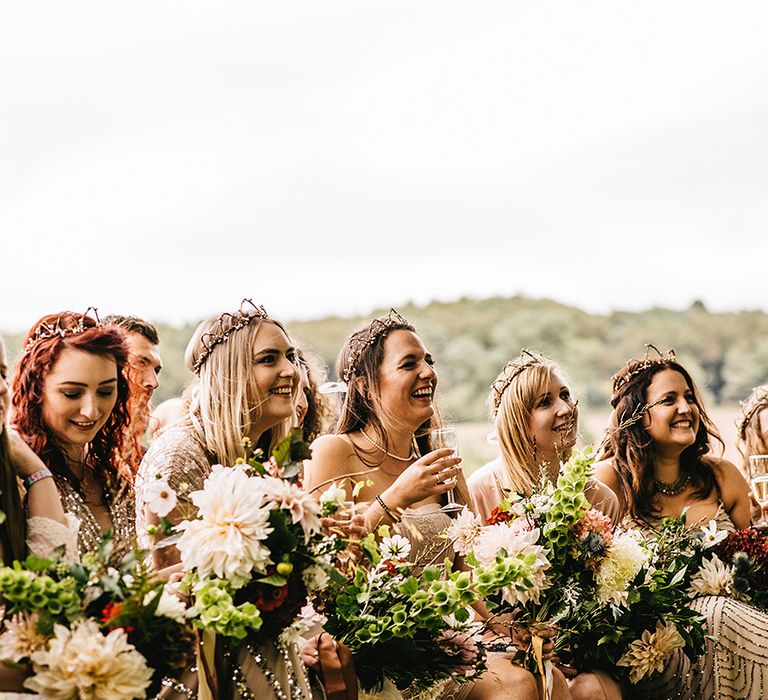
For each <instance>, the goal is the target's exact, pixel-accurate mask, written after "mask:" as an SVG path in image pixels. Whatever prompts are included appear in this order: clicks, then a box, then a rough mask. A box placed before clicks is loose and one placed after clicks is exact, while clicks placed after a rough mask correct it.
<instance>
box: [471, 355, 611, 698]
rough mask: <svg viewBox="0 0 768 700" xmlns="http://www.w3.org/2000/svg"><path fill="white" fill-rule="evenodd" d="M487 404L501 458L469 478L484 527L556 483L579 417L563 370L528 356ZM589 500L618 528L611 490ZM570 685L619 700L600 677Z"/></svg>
mask: <svg viewBox="0 0 768 700" xmlns="http://www.w3.org/2000/svg"><path fill="white" fill-rule="evenodd" d="M488 403H489V408H490V410H491V415H492V417H493V418H494V420H495V425H496V433H497V435H498V439H499V447H500V450H501V457H500V458H499V459H497V460H495V461H494V462H491V463H489V464H487V465H485V466H484V467H481V468H480V469H478V470H477V471H476V472H475V473H474V474H472V476H470V478H469V491H470V495H471V498H472V505H473V509H474V510H475V512H476V513H477V514H478V515H479V516H480V517H481V518H482V520H483V522H485V521H487V519H488V518H489V517H490V515H491V511H492V510H493V509H494V508H495V507H496V506H498V505H499V503H501V501H502V500H503V499H504V498H505V495H506V494H507V493H509V492H514V493H519V494H522V495H525V496H530V495H531V493H532V492H533V490H534V488H535V487H536V485H537V484H538V483H539V482H540V481H541V478H542V476H544V477H546V478H547V479H549V480H550V481H552V482H554V481H556V479H557V475H558V472H559V471H560V463H561V462H562V461H565V460H567V459H568V457H570V455H571V451H572V450H573V447H574V445H575V444H576V434H577V430H578V416H579V414H578V409H577V408H576V401H575V400H574V398H573V396H572V394H571V389H570V387H569V386H568V382H567V381H566V379H565V376H564V375H563V372H562V370H561V369H560V368H559V367H558V366H557V365H556V364H555V363H554V362H552V361H551V360H548V359H547V358H545V357H543V356H542V355H536V354H533V353H529V352H527V351H523V352H522V353H521V354H520V357H518V358H517V359H515V360H512V361H510V362H508V363H507V364H506V365H505V366H504V368H503V369H502V371H501V373H500V374H499V376H498V377H497V378H496V381H495V382H494V383H493V385H492V386H491V393H490V396H489V397H488ZM586 496H587V499H588V500H589V502H590V503H591V504H592V506H593V507H595V508H597V509H599V510H601V511H602V512H603V513H605V514H606V515H607V516H609V517H610V518H611V519H612V521H613V522H614V523H615V522H617V518H618V517H619V514H620V513H619V502H618V499H617V498H616V495H615V494H614V493H613V491H611V489H610V488H608V486H606V485H605V484H604V483H601V482H600V481H598V480H596V479H591V480H590V482H589V483H588V484H587V488H586ZM570 685H571V693H572V695H573V697H574V698H583V699H584V700H598V699H599V698H605V699H606V700H611V699H615V698H620V697H621V692H620V690H619V687H618V686H617V685H616V683H615V682H614V681H613V680H612V679H611V678H609V677H608V676H607V675H606V674H604V673H602V672H598V671H596V672H590V673H579V674H578V675H576V676H575V677H574V678H573V679H572V680H571V681H570Z"/></svg>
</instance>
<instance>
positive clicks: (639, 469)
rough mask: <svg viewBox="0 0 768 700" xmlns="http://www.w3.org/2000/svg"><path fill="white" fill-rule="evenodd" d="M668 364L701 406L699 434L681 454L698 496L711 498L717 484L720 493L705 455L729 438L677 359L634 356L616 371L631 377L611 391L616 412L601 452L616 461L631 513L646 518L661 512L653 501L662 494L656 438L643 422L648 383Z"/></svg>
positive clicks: (620, 487) (621, 375)
mask: <svg viewBox="0 0 768 700" xmlns="http://www.w3.org/2000/svg"><path fill="white" fill-rule="evenodd" d="M665 369H671V370H674V371H675V372H679V373H680V374H681V375H682V376H683V379H685V383H686V384H687V385H688V388H689V389H690V390H691V392H692V394H693V399H694V403H695V404H696V407H697V408H698V410H699V428H698V430H697V431H696V439H695V441H694V443H693V444H692V445H689V446H688V447H686V448H685V449H684V450H683V452H682V453H681V455H680V469H681V471H685V472H688V474H689V475H690V477H691V482H692V483H693V485H694V486H695V487H696V491H695V492H694V496H695V497H696V498H706V497H707V496H709V494H710V493H712V490H713V489H715V490H717V491H718V493H719V488H718V484H717V479H716V478H715V472H714V469H713V467H712V463H711V462H710V461H709V460H707V459H706V458H705V455H707V454H708V453H709V452H710V451H711V439H715V440H717V441H718V442H719V443H720V445H721V446H722V447H724V443H723V440H722V438H721V437H720V434H719V433H718V432H717V428H715V426H714V424H713V423H712V421H711V420H710V418H709V416H708V415H707V413H706V411H705V410H704V405H703V403H702V400H701V394H700V392H699V390H698V387H697V386H696V383H695V382H694V381H693V378H692V377H691V375H690V374H689V373H688V371H687V370H686V369H685V367H683V366H682V365H681V364H680V363H679V362H677V361H676V360H674V359H667V358H660V359H658V360H654V361H652V362H649V361H648V359H647V358H646V359H635V360H630V361H629V362H628V363H627V364H626V365H624V367H622V368H621V369H620V370H619V371H618V372H617V373H616V377H622V378H626V380H623V381H621V382H616V384H617V385H618V386H617V388H616V389H615V390H614V393H613V396H611V406H613V413H612V415H611V424H610V427H609V431H608V435H607V436H606V439H605V441H604V443H603V455H602V457H603V458H605V459H610V460H612V462H613V467H614V469H615V470H616V475H617V478H618V483H619V490H620V492H621V496H622V498H623V500H624V503H625V504H626V506H627V507H628V509H629V512H630V514H631V515H632V517H633V518H635V519H637V520H640V521H642V522H649V521H651V520H652V519H653V518H655V517H658V515H659V511H658V510H657V509H656V508H654V506H653V498H654V497H655V496H656V493H657V492H656V487H655V485H654V481H655V476H654V469H653V460H654V454H653V439H652V438H651V437H650V435H648V431H647V430H646V428H645V426H644V425H643V416H644V415H645V413H646V411H647V410H648V409H649V408H650V406H649V405H648V403H647V400H648V387H649V386H650V384H651V381H652V380H653V378H654V376H656V375H657V374H658V373H659V372H662V371H663V370H665Z"/></svg>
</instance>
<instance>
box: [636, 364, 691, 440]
mask: <svg viewBox="0 0 768 700" xmlns="http://www.w3.org/2000/svg"><path fill="white" fill-rule="evenodd" d="M645 401H646V403H647V404H648V405H649V406H651V408H649V409H648V410H647V411H646V412H645V414H644V418H643V425H644V426H645V430H646V432H647V433H648V435H649V437H650V438H651V439H653V441H654V446H655V448H656V449H657V450H668V449H672V450H674V451H679V452H682V450H684V449H685V448H686V447H688V446H690V445H692V444H693V443H694V442H695V441H696V433H697V431H698V429H699V407H698V405H697V404H696V398H695V396H694V393H693V390H692V389H691V387H690V386H688V383H687V382H686V381H685V377H683V375H682V374H680V372H678V371H676V370H674V369H664V370H661V371H660V372H657V373H656V374H655V375H654V376H653V379H652V380H651V383H650V384H649V385H648V389H647V390H646V396H645Z"/></svg>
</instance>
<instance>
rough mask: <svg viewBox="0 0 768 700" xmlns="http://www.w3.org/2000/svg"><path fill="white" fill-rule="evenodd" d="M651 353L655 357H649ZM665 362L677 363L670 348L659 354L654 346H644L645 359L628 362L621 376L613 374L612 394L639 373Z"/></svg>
mask: <svg viewBox="0 0 768 700" xmlns="http://www.w3.org/2000/svg"><path fill="white" fill-rule="evenodd" d="M651 351H653V352H655V353H656V357H651V356H650V353H651ZM666 362H677V356H676V355H675V351H674V350H673V349H672V348H670V349H669V350H667V352H666V353H663V352H661V350H659V349H658V348H657V347H656V346H655V345H652V344H651V343H646V345H645V357H644V358H643V359H642V360H628V361H627V363H626V365H625V367H628V369H627V371H626V372H624V373H623V374H614V375H613V377H611V381H612V382H613V393H614V394H616V392H617V391H618V390H619V389H621V388H622V387H623V386H624V385H625V384H626V383H627V382H628V381H629V380H630V379H632V377H634V376H635V375H636V374H640V373H641V372H645V370H647V369H648V368H649V367H654V366H655V365H660V364H664V363H666Z"/></svg>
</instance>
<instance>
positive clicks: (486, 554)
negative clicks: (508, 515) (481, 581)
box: [475, 518, 543, 564]
mask: <svg viewBox="0 0 768 700" xmlns="http://www.w3.org/2000/svg"><path fill="white" fill-rule="evenodd" d="M524 520H525V519H524V518H516V519H515V520H513V521H512V522H510V523H496V524H495V525H487V526H486V527H484V528H483V529H482V532H481V533H480V535H479V536H478V538H477V540H475V557H477V560H478V561H479V562H480V563H481V564H492V563H493V562H495V561H496V554H498V552H499V550H500V549H504V550H506V552H507V556H510V557H514V556H515V555H516V554H519V553H521V552H528V551H535V550H530V548H531V547H537V548H538V549H542V551H543V548H542V547H539V546H538V545H537V544H536V543H537V542H538V541H539V534H540V533H539V528H537V527H534V528H532V529H530V530H528V529H526V527H527V526H526V524H525V522H524Z"/></svg>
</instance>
